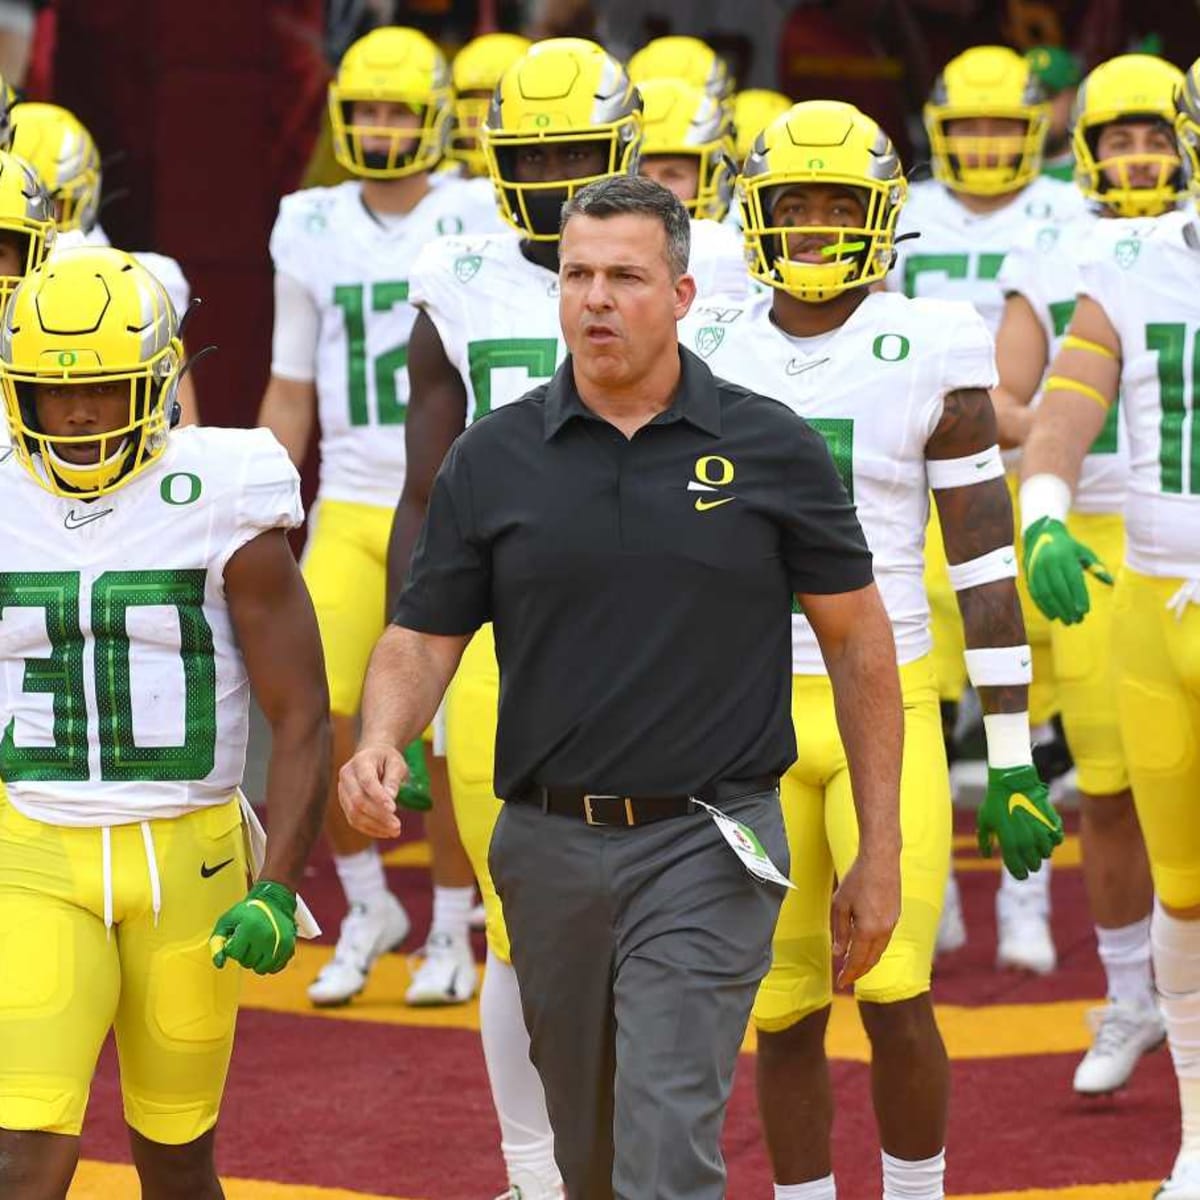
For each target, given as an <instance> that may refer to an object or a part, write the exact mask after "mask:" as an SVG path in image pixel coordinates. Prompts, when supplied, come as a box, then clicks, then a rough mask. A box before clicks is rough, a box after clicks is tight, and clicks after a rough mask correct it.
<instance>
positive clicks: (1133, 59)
mask: <svg viewBox="0 0 1200 1200" xmlns="http://www.w3.org/2000/svg"><path fill="white" fill-rule="evenodd" d="M1182 79H1183V73H1182V72H1181V71H1180V70H1179V69H1178V68H1177V67H1175V66H1173V65H1172V64H1170V63H1168V62H1164V61H1163V60H1162V59H1161V58H1155V57H1154V56H1152V55H1148V54H1125V55H1121V56H1120V57H1119V58H1114V59H1111V60H1110V61H1109V62H1106V63H1103V64H1102V65H1100V66H1098V67H1097V68H1096V69H1095V70H1094V71H1092V73H1091V74H1090V75H1088V77H1087V79H1086V80H1084V83H1083V86H1082V88H1081V89H1080V90H1079V93H1078V99H1077V102H1076V107H1075V114H1074V118H1073V120H1074V132H1073V135H1072V140H1073V144H1074V161H1075V164H1076V177H1077V181H1078V184H1079V187H1080V189H1081V190H1082V192H1083V194H1084V196H1086V197H1087V199H1088V200H1089V201H1090V202H1091V203H1092V205H1093V209H1092V211H1091V212H1090V213H1088V214H1087V215H1086V216H1083V217H1079V218H1077V219H1076V220H1075V221H1073V222H1070V223H1069V224H1066V225H1058V224H1053V223H1051V224H1041V223H1038V224H1036V225H1034V226H1032V227H1031V229H1030V230H1029V232H1028V233H1027V234H1026V235H1024V236H1023V237H1022V239H1021V240H1020V241H1019V242H1018V243H1017V245H1016V246H1014V248H1013V249H1012V250H1011V251H1010V252H1009V254H1008V255H1007V257H1006V258H1005V260H1004V265H1003V267H1001V269H1000V276H999V279H1000V283H1001V285H1002V286H1003V288H1004V290H1005V293H1006V299H1005V303H1004V318H1003V320H1002V322H1001V325H1000V331H999V333H998V334H997V338H996V354H997V360H998V364H999V370H1000V388H999V389H997V392H996V395H995V396H994V399H995V401H996V405H997V409H998V412H999V414H1000V419H1001V430H1002V434H1003V433H1005V432H1006V433H1007V434H1008V437H1007V443H1008V444H1010V445H1014V444H1019V443H1020V442H1021V441H1023V440H1024V434H1025V432H1026V431H1027V429H1028V426H1029V423H1030V422H1031V421H1032V419H1033V411H1034V410H1033V409H1032V408H1031V407H1029V405H1030V404H1031V402H1032V401H1033V399H1034V397H1035V395H1036V394H1037V392H1038V391H1039V390H1040V388H1041V386H1042V377H1043V375H1044V373H1045V369H1046V367H1047V365H1048V364H1049V363H1050V362H1051V361H1052V360H1053V358H1054V356H1055V355H1056V354H1057V353H1058V351H1059V349H1060V348H1061V346H1062V344H1063V335H1064V334H1065V333H1066V329H1067V325H1068V324H1069V322H1070V320H1071V314H1072V312H1073V311H1074V308H1075V295H1076V292H1077V290H1078V285H1079V273H1078V270H1077V269H1076V267H1075V263H1076V261H1077V260H1078V259H1079V257H1080V256H1081V255H1086V254H1087V252H1088V246H1089V244H1090V241H1091V238H1092V236H1093V231H1094V228H1095V225H1096V223H1097V222H1098V221H1100V220H1102V219H1104V218H1113V217H1153V216H1160V215H1162V214H1163V213H1166V212H1170V211H1172V210H1173V209H1174V208H1175V206H1176V203H1177V202H1178V200H1179V199H1180V197H1181V195H1182V194H1183V193H1182V188H1183V180H1182V164H1181V161H1180V155H1179V149H1178V145H1177V143H1176V140H1175V130H1174V119H1175V89H1176V87H1177V86H1178V84H1179V83H1180V82H1181V81H1182ZM1003 441H1004V439H1003V438H1002V442H1003ZM1128 471H1129V456H1128V448H1127V445H1126V439H1125V437H1124V434H1123V432H1122V431H1121V429H1120V424H1119V420H1118V411H1117V406H1116V405H1113V406H1112V407H1111V408H1110V409H1109V410H1108V417H1107V419H1106V421H1105V424H1104V428H1103V429H1102V430H1101V431H1100V434H1099V436H1098V437H1097V438H1096V440H1095V442H1093V443H1092V445H1091V446H1090V447H1089V449H1088V454H1087V457H1086V458H1085V459H1084V462H1083V465H1082V468H1081V471H1080V477H1079V482H1078V484H1077V486H1076V488H1075V493H1074V497H1073V500H1072V506H1071V513H1070V518H1069V520H1068V526H1069V528H1070V532H1071V536H1072V537H1074V538H1076V539H1078V540H1079V541H1081V542H1083V543H1085V544H1086V545H1088V546H1090V547H1092V549H1094V550H1095V551H1096V553H1097V554H1098V555H1099V556H1100V558H1101V559H1102V561H1104V562H1106V563H1110V564H1112V565H1113V566H1114V567H1116V566H1117V565H1118V564H1119V563H1120V562H1121V561H1122V559H1123V558H1124V540H1125V529H1124V522H1123V520H1122V516H1121V513H1122V509H1123V508H1124V504H1125V490H1126V479H1127V476H1128ZM1088 592H1089V598H1090V601H1091V615H1090V616H1089V618H1088V620H1087V621H1086V622H1084V623H1083V624H1081V625H1064V624H1062V623H1060V622H1053V623H1052V624H1051V628H1050V640H1051V647H1052V649H1053V653H1054V675H1055V681H1056V683H1057V686H1058V696H1059V703H1060V705H1061V709H1062V719H1063V725H1064V727H1065V729H1066V735H1067V741H1068V743H1069V745H1070V748H1071V754H1072V756H1073V758H1074V760H1075V765H1076V768H1077V770H1078V773H1079V800H1080V840H1081V843H1082V847H1083V877H1084V883H1085V885H1086V887H1087V893H1088V902H1089V906H1090V908H1091V911H1092V917H1093V919H1094V921H1095V922H1096V940H1097V943H1098V945H1099V950H1100V961H1101V962H1102V963H1103V965H1104V971H1105V976H1106V979H1107V986H1108V991H1107V995H1108V1001H1107V1003H1106V1005H1105V1006H1104V1007H1103V1008H1101V1009H1099V1010H1098V1011H1097V1013H1096V1014H1095V1027H1096V1037H1095V1041H1094V1043H1093V1045H1092V1048H1091V1049H1090V1050H1089V1051H1088V1053H1087V1055H1086V1057H1085V1058H1084V1059H1083V1061H1082V1062H1081V1063H1080V1064H1079V1069H1078V1070H1077V1071H1076V1073H1075V1083H1074V1086H1075V1090H1076V1091H1077V1092H1082V1093H1096V1092H1110V1091H1113V1090H1114V1089H1115V1088H1118V1087H1120V1086H1121V1085H1122V1084H1124V1083H1125V1082H1126V1080H1127V1079H1128V1078H1129V1076H1130V1074H1131V1073H1132V1071H1133V1068H1134V1067H1135V1066H1136V1064H1137V1061H1138V1059H1139V1057H1140V1056H1141V1055H1142V1053H1144V1052H1145V1051H1146V1050H1148V1049H1150V1048H1152V1047H1154V1046H1157V1045H1159V1044H1160V1043H1161V1042H1162V1039H1163V1036H1164V1032H1163V1025H1162V1017H1161V1015H1160V1013H1159V1011H1158V1008H1157V1005H1156V1004H1155V1001H1154V982H1153V979H1152V978H1151V973H1150V909H1151V902H1152V900H1153V885H1152V883H1151V880H1150V865H1149V862H1148V861H1147V859H1146V850H1145V845H1144V844H1143V841H1142V834H1141V829H1140V828H1139V826H1138V822H1137V815H1136V813H1135V812H1134V809H1133V798H1132V796H1131V794H1130V791H1129V772H1128V770H1127V768H1126V765H1125V755H1124V751H1123V750H1122V746H1121V734H1120V723H1119V721H1118V717H1117V697H1116V689H1115V686H1114V680H1113V675H1112V656H1111V646H1112V601H1113V594H1112V588H1111V586H1109V585H1108V584H1105V583H1101V582H1100V581H1099V580H1098V579H1094V578H1093V579H1091V580H1089V584H1088Z"/></svg>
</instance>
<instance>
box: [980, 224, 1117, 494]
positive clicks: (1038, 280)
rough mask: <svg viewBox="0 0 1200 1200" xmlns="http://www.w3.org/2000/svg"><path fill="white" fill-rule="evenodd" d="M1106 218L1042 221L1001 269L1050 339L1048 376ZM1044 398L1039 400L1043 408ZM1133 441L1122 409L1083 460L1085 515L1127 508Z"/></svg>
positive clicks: (1004, 283) (1006, 288) (1112, 413)
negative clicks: (1084, 264)
mask: <svg viewBox="0 0 1200 1200" xmlns="http://www.w3.org/2000/svg"><path fill="white" fill-rule="evenodd" d="M1101 219H1102V218H1100V217H1098V216H1097V215H1095V214H1094V213H1091V212H1089V213H1087V214H1085V215H1084V216H1082V217H1077V218H1076V219H1075V220H1074V221H1067V222H1061V223H1059V222H1037V223H1035V224H1032V225H1030V227H1029V228H1028V229H1026V230H1025V232H1024V233H1023V234H1022V235H1021V237H1020V239H1019V240H1018V241H1017V242H1016V244H1015V245H1014V246H1013V248H1012V249H1011V250H1010V251H1009V252H1008V254H1007V256H1006V257H1005V259H1004V265H1003V266H1002V267H1001V268H1000V275H999V277H998V278H999V281H1000V287H1001V289H1002V291H1003V292H1004V295H1005V296H1008V295H1010V294H1012V293H1014V292H1015V293H1017V294H1018V295H1021V296H1024V297H1025V299H1026V300H1027V301H1028V302H1029V305H1030V307H1031V308H1032V309H1033V312H1034V315H1035V316H1036V317H1037V319H1038V324H1040V325H1041V327H1042V333H1043V334H1044V335H1045V337H1046V345H1047V346H1048V347H1049V356H1048V358H1047V359H1046V367H1047V372H1048V371H1049V368H1050V366H1051V365H1052V364H1053V363H1054V358H1055V355H1057V354H1058V351H1059V347H1060V346H1061V345H1062V340H1063V337H1064V336H1065V335H1066V332H1067V326H1068V325H1069V324H1070V323H1071V316H1072V314H1073V313H1074V312H1075V298H1076V296H1077V295H1078V293H1079V265H1078V264H1079V260H1080V259H1081V258H1082V257H1084V256H1085V255H1086V254H1087V253H1088V246H1089V245H1090V243H1091V239H1092V237H1093V235H1094V230H1095V228H1096V224H1097V222H1098V221H1100V220H1101ZM1039 400H1040V396H1035V397H1034V403H1035V404H1036V403H1038V401H1039ZM1127 442H1128V439H1127V437H1126V434H1125V432H1124V429H1123V428H1122V425H1121V421H1120V419H1119V405H1116V404H1114V405H1113V407H1112V408H1111V409H1110V410H1109V413H1108V420H1107V421H1106V422H1105V424H1104V428H1103V429H1102V430H1101V431H1100V435H1099V436H1098V437H1097V438H1096V440H1095V441H1094V442H1093V443H1092V448H1091V450H1090V451H1089V452H1088V455H1087V457H1086V458H1085V459H1084V460H1083V467H1082V469H1081V470H1080V473H1079V485H1078V487H1076V489H1075V499H1074V507H1075V509H1076V510H1077V511H1078V512H1082V513H1119V512H1121V510H1122V509H1123V508H1124V507H1125V485H1126V482H1127V480H1128V477H1129V447H1128V445H1127Z"/></svg>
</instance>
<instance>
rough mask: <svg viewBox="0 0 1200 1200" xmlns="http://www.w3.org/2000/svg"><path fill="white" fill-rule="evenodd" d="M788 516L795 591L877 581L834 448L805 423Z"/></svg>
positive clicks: (786, 544) (786, 548)
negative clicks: (833, 452) (833, 451)
mask: <svg viewBox="0 0 1200 1200" xmlns="http://www.w3.org/2000/svg"><path fill="white" fill-rule="evenodd" d="M801 426H802V428H801V431H800V436H799V439H798V441H799V444H798V448H797V452H796V454H795V456H794V458H793V461H792V467H791V475H790V479H789V487H788V505H787V509H786V511H785V512H784V528H783V543H782V544H783V556H784V561H785V562H786V564H787V570H788V579H789V581H790V585H791V589H792V591H793V592H800V593H812V594H816V595H822V594H830V593H835V592H852V591H856V590H857V589H859V588H862V587H866V586H867V584H869V583H870V582H871V580H872V579H873V578H874V576H873V574H872V572H871V551H870V550H869V549H868V548H867V539H866V537H865V536H864V535H863V531H862V526H861V525H859V523H858V517H857V515H856V514H855V511H854V505H853V504H852V503H851V502H850V497H849V496H848V495H847V494H846V489H845V488H844V487H843V486H842V481H841V479H840V478H839V476H838V473H837V468H836V467H835V466H834V463H833V458H832V456H831V455H830V452H829V447H828V445H827V444H826V442H825V439H824V438H823V437H821V435H820V434H818V433H817V432H816V431H815V430H813V428H812V427H811V426H810V425H808V423H807V422H803V421H802V422H801Z"/></svg>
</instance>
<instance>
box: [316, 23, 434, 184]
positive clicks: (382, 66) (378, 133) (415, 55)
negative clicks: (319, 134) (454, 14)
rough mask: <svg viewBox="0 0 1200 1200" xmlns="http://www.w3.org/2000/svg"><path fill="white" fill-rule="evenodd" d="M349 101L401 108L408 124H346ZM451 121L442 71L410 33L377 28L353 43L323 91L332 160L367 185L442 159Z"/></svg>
mask: <svg viewBox="0 0 1200 1200" xmlns="http://www.w3.org/2000/svg"><path fill="white" fill-rule="evenodd" d="M355 101H364V102H373V103H384V104H396V105H403V106H404V107H405V108H407V109H409V110H411V113H412V114H413V116H414V117H415V118H416V120H415V121H414V123H412V124H410V125H406V126H403V127H402V126H399V125H392V124H379V123H377V124H374V125H371V124H365V123H360V122H358V121H356V120H355V119H354V104H355ZM453 119H454V92H453V88H452V87H451V84H450V67H449V66H448V65H447V63H446V59H445V56H444V55H443V54H442V52H441V51H440V50H439V49H438V48H437V46H435V45H434V43H433V42H431V41H430V40H429V38H427V37H426V36H425V35H424V34H423V33H421V32H420V31H419V30H416V29H405V28H401V27H399V26H384V27H382V28H379V29H373V30H372V31H371V32H370V33H368V34H367V35H366V36H365V37H361V38H359V39H358V41H357V42H355V43H354V44H353V45H352V46H351V47H350V49H349V50H347V51H346V53H345V54H344V55H343V56H342V61H341V63H339V65H338V70H337V75H336V77H335V78H334V80H333V82H332V83H331V84H330V85H329V122H330V126H331V128H332V132H333V156H334V158H336V159H337V161H338V162H339V163H341V165H342V166H343V167H345V168H346V170H347V171H349V172H350V173H351V174H353V175H359V176H362V177H364V178H367V179H399V178H401V177H403V176H405V175H416V174H418V173H419V172H421V171H431V170H432V169H433V168H434V167H436V166H437V164H438V163H439V162H440V161H441V160H442V158H443V157H444V155H445V153H446V147H447V145H448V144H449V140H450V129H451V123H452V121H453ZM376 146H379V147H385V148H376Z"/></svg>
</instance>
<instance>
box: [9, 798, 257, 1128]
mask: <svg viewBox="0 0 1200 1200" xmlns="http://www.w3.org/2000/svg"><path fill="white" fill-rule="evenodd" d="M241 825H242V818H241V811H240V809H239V807H238V802H237V800H236V798H235V799H233V800H230V801H229V802H228V803H225V804H221V805H218V806H216V807H214V808H205V809H198V810H197V811H196V812H194V813H189V814H188V815H186V816H183V817H176V818H173V819H169V820H160V821H149V822H147V823H146V825H145V828H146V829H147V830H148V831H149V840H150V842H151V843H152V847H153V862H152V860H151V857H150V854H149V852H148V848H147V845H146V840H147V838H146V834H145V833H144V830H143V826H142V825H136V824H135V825H118V826H114V827H112V828H111V829H110V831H109V836H110V839H111V843H110V845H111V870H110V873H109V879H108V882H107V886H106V880H105V871H104V857H103V836H104V834H103V830H101V829H95V828H75V827H66V826H59V825H47V824H44V823H42V822H40V821H33V820H30V819H29V818H27V817H24V816H22V815H21V814H20V813H19V812H17V810H16V809H15V808H13V807H12V805H11V804H9V803H7V802H5V803H3V804H2V805H0V1127H2V1128H5V1129H30V1130H44V1131H48V1132H51V1133H61V1134H72V1135H78V1133H79V1131H80V1128H81V1126H82V1125H83V1115H84V1110H85V1109H86V1107H87V1099H88V1091H89V1088H90V1086H91V1080H92V1075H93V1074H94V1073H95V1069H96V1059H97V1056H98V1055H99V1053H100V1047H101V1046H102V1045H103V1043H104V1039H105V1037H106V1035H107V1034H108V1031H109V1029H110V1028H111V1029H113V1030H114V1032H115V1034H116V1041H117V1052H118V1054H119V1056H120V1062H121V1091H122V1095H123V1097H124V1103H125V1120H126V1121H127V1122H128V1123H129V1125H131V1126H132V1127H133V1128H134V1129H136V1130H137V1131H138V1132H139V1133H140V1134H142V1135H143V1136H144V1137H146V1138H148V1139H150V1140H151V1141H154V1142H159V1143H163V1144H166V1145H181V1144H183V1143H185V1142H190V1141H194V1140H195V1139H196V1138H198V1137H200V1135H201V1134H203V1133H205V1132H207V1131H208V1130H209V1129H211V1128H212V1127H213V1125H214V1124H215V1123H216V1120H217V1111H218V1109H219V1107H220V1104H221V1093H222V1092H223V1091H224V1088H225V1074H226V1071H227V1070H228V1068H229V1056H230V1053H231V1052H232V1050H233V1029H234V1022H235V1020H236V1018H237V1003H238V991H239V987H240V979H241V969H240V968H239V967H237V966H236V965H235V964H230V965H229V966H226V967H225V968H224V969H223V970H219V971H218V970H217V968H216V967H214V966H213V964H212V958H211V956H210V953H209V949H208V939H209V935H210V934H211V933H212V928H213V925H214V924H215V922H216V920H217V918H218V917H219V916H220V915H221V913H223V912H224V911H225V910H226V909H227V908H229V907H230V906H231V905H233V904H235V903H237V901H239V900H240V899H241V898H242V897H243V896H244V895H245V894H246V884H247V876H246V859H245V851H244V847H243V841H242V829H241ZM222 864H224V865H222ZM155 866H156V871H155ZM202 868H203V870H204V871H205V872H207V875H205V874H202ZM155 874H157V877H158V880H159V884H160V893H161V909H160V912H159V913H158V916H157V919H156V917H155V914H154V911H153V910H154V903H153V900H154V896H153V887H152V878H153V877H154V875H155ZM106 891H107V893H108V895H109V898H110V900H109V903H110V905H111V919H112V928H111V929H106V928H105V906H106V901H105V894H106Z"/></svg>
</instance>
